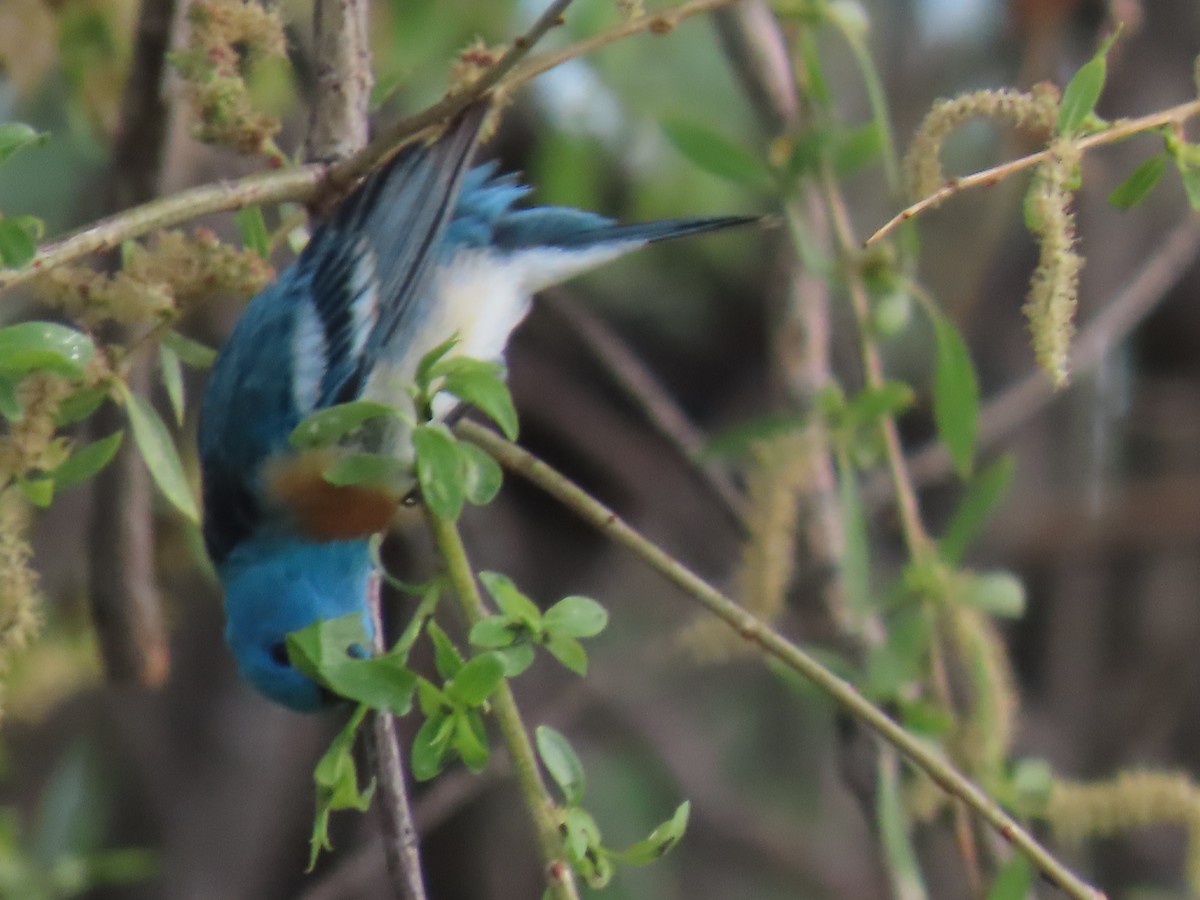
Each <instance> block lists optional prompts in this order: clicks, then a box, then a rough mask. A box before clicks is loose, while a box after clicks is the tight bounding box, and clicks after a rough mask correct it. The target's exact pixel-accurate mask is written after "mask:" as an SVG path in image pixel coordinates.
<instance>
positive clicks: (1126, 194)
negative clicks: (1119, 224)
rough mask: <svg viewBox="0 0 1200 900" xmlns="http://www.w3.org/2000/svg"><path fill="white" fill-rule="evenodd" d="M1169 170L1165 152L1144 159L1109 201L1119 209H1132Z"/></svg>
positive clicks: (1114, 189) (1117, 187) (1115, 190)
mask: <svg viewBox="0 0 1200 900" xmlns="http://www.w3.org/2000/svg"><path fill="white" fill-rule="evenodd" d="M1165 171H1167V157H1166V156H1165V155H1163V154H1159V155H1158V156H1152V157H1150V158H1149V159H1146V160H1142V162H1141V163H1140V164H1139V165H1138V167H1137V168H1136V169H1134V170H1133V172H1132V173H1131V174H1130V176H1129V177H1128V178H1126V179H1125V180H1124V181H1122V182H1121V183H1120V184H1118V185H1117V186H1116V187H1115V188H1113V191H1112V193H1111V194H1109V195H1108V202H1109V203H1111V204H1112V205H1113V206H1115V207H1116V208H1117V209H1130V208H1132V207H1134V206H1137V205H1138V204H1139V203H1141V202H1142V201H1143V200H1145V199H1146V197H1147V196H1148V195H1149V194H1150V192H1151V191H1152V190H1154V186H1155V185H1156V184H1158V180H1159V179H1160V178H1162V176H1163V172H1165Z"/></svg>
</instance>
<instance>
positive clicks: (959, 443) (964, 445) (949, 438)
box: [932, 311, 979, 478]
mask: <svg viewBox="0 0 1200 900" xmlns="http://www.w3.org/2000/svg"><path fill="white" fill-rule="evenodd" d="M932 316H933V330H934V337H935V339H936V343H937V366H936V369H935V371H934V381H933V417H934V421H935V422H936V423H937V430H938V435H939V437H941V439H942V442H943V443H944V444H945V445H946V449H947V450H949V451H950V458H951V459H952V460H953V461H954V468H955V469H956V470H957V471H958V474H959V475H960V476H962V477H964V478H965V477H967V476H968V475H970V473H971V469H972V467H973V466H974V464H975V439H976V435H977V433H978V430H979V382H978V381H977V380H976V377H975V366H974V365H973V364H972V362H971V353H970V351H969V350H968V349H967V344H966V342H965V341H964V340H963V339H962V335H960V334H959V333H958V329H957V328H955V327H954V323H953V322H951V321H950V320H949V319H947V318H946V317H945V316H943V315H942V314H941V313H938V312H936V311H934V312H932Z"/></svg>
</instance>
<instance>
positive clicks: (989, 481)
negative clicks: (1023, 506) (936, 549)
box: [939, 455, 1016, 565]
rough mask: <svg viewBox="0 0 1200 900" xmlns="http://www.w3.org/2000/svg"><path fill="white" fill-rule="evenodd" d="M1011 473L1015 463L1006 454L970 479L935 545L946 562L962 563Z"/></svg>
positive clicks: (1006, 488)
mask: <svg viewBox="0 0 1200 900" xmlns="http://www.w3.org/2000/svg"><path fill="white" fill-rule="evenodd" d="M1015 471H1016V462H1015V461H1014V459H1013V457H1012V456H1011V455H1006V456H1002V457H1000V458H999V459H998V460H996V461H995V462H994V463H992V464H991V465H990V466H988V467H987V468H986V469H984V470H983V471H982V472H979V473H977V474H976V475H975V476H974V477H973V478H972V479H971V483H970V486H969V487H968V488H967V494H966V496H965V497H963V499H962V502H961V503H959V505H958V509H956V510H955V511H954V515H953V516H952V517H951V519H950V523H949V524H948V525H947V526H946V533H945V534H944V535H943V536H942V539H941V541H940V542H939V546H940V548H941V553H942V558H943V559H944V560H946V562H948V563H950V564H952V565H956V564H958V563H959V562H960V561H961V560H962V557H963V554H964V553H965V552H966V551H967V548H968V547H969V546H970V545H971V542H972V541H974V540H975V538H976V537H977V536H978V535H979V532H980V531H982V530H983V526H984V524H985V523H986V522H987V520H988V519H989V518H991V516H992V513H993V512H994V511H995V509H996V507H997V506H999V505H1000V501H1001V500H1003V499H1004V496H1005V494H1007V493H1008V488H1009V485H1011V484H1012V478H1013V473H1014V472H1015Z"/></svg>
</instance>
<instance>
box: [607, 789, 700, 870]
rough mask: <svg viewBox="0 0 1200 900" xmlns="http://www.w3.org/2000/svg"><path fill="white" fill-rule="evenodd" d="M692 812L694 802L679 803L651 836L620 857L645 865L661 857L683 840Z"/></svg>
mask: <svg viewBox="0 0 1200 900" xmlns="http://www.w3.org/2000/svg"><path fill="white" fill-rule="evenodd" d="M691 813H692V803H691V801H690V800H685V801H684V802H683V803H680V804H679V806H678V807H677V808H676V810H675V814H674V815H673V816H671V818H669V819H668V820H667V821H665V822H663V823H662V824H661V825H659V826H658V827H657V828H655V829H654V830H653V831H652V832H650V834H649V836H647V837H645V838H643V839H642V840H640V841H638V842H637V843H636V844H634V845H633V846H632V847H630V848H629V849H627V850H625V851H623V852H622V853H620V854H618V858H619V859H620V860H621V861H622V862H626V863H629V865H631V866H644V865H647V864H648V863H652V862H654V861H655V860H656V859H660V858H661V857H662V856H663V855H664V854H666V853H668V852H669V851H670V850H671V848H672V847H674V846H675V845H676V844H678V843H679V842H680V841H681V840H683V835H684V832H686V831H687V824H688V817H689V816H690V815H691Z"/></svg>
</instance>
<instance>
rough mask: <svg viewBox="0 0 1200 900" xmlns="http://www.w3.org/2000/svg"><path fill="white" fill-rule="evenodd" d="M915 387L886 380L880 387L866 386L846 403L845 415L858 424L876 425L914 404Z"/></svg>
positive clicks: (862, 425) (863, 425)
mask: <svg viewBox="0 0 1200 900" xmlns="http://www.w3.org/2000/svg"><path fill="white" fill-rule="evenodd" d="M914 397H915V395H914V393H913V389H912V388H911V387H909V386H908V385H907V384H905V383H904V382H902V381H885V382H884V383H883V384H881V385H879V386H878V387H865V388H863V389H862V390H861V391H859V392H858V393H857V394H855V395H854V396H853V397H852V398H851V399H850V400H849V402H847V404H846V409H845V416H846V417H847V418H848V419H850V420H851V421H852V422H853V423H854V424H855V425H856V426H858V427H860V428H862V427H874V426H877V425H878V424H879V422H880V421H881V420H882V419H883V418H884V417H885V416H893V415H895V414H896V413H899V412H903V411H904V410H906V409H908V407H910V406H912V403H913V400H914Z"/></svg>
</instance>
